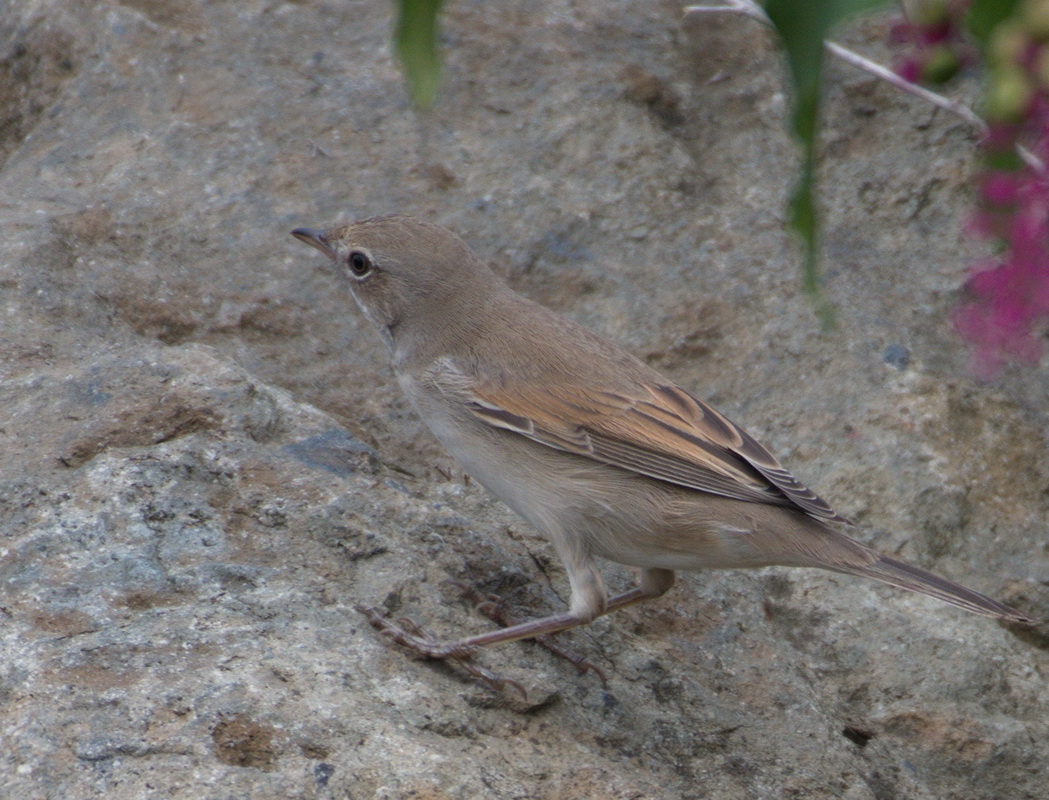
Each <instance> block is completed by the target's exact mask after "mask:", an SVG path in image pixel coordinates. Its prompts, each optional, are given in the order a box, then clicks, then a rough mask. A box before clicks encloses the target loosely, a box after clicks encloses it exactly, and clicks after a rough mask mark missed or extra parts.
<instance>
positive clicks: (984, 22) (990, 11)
mask: <svg viewBox="0 0 1049 800" xmlns="http://www.w3.org/2000/svg"><path fill="white" fill-rule="evenodd" d="M1017 2H1018V0H972V4H971V5H970V6H969V13H968V14H966V15H965V20H966V22H967V23H968V26H969V33H971V34H972V35H973V38H974V39H976V41H978V42H979V43H980V49H981V50H983V51H984V52H985V53H986V52H987V48H988V46H989V45H990V43H991V32H992V31H994V29H995V28H996V27H997V26H998V23H1000V22H1001V21H1002V20H1005V19H1008V18H1009V17H1011V16H1012V15H1013V12H1014V11H1015V10H1016V6H1017Z"/></svg>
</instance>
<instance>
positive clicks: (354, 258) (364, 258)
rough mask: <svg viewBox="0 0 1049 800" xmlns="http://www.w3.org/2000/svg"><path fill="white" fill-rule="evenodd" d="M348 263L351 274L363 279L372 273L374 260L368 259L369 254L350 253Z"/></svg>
mask: <svg viewBox="0 0 1049 800" xmlns="http://www.w3.org/2000/svg"><path fill="white" fill-rule="evenodd" d="M346 263H348V264H349V265H350V272H352V273H353V276H354V277H355V278H363V277H364V276H365V275H367V274H368V273H369V272H371V271H372V260H371V259H370V258H368V254H367V253H362V252H361V251H360V250H354V251H353V252H352V253H350V257H349V258H348V259H347V260H346Z"/></svg>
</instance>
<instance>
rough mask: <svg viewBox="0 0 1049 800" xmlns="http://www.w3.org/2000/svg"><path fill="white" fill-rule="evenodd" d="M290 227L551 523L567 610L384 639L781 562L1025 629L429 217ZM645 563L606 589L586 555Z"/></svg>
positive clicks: (494, 477)
mask: <svg viewBox="0 0 1049 800" xmlns="http://www.w3.org/2000/svg"><path fill="white" fill-rule="evenodd" d="M294 234H295V236H297V237H298V238H299V239H301V240H303V241H305V242H307V243H308V244H311V245H313V246H315V247H317V248H318V249H320V250H321V251H322V252H324V253H325V254H326V255H328V256H329V257H330V258H331V259H332V260H333V261H335V263H336V264H337V265H338V266H339V267H340V269H341V271H342V272H343V274H344V275H345V276H346V277H347V279H348V284H349V287H350V290H351V292H352V294H353V296H354V298H355V300H356V301H357V303H358V305H359V306H360V307H361V309H362V310H363V311H364V313H365V315H366V316H367V317H368V318H369V320H371V322H372V323H373V324H374V325H375V326H376V328H377V329H378V330H379V333H380V335H382V337H383V340H384V341H385V342H386V344H387V346H388V347H389V349H390V352H391V355H392V359H393V366H394V370H395V372H396V374H397V378H398V380H399V382H400V384H401V387H402V388H403V389H404V391H405V393H406V394H407V395H408V397H409V398H410V399H411V401H412V403H413V404H414V406H415V407H416V409H417V410H418V412H419V414H420V416H421V417H422V418H423V420H424V421H425V422H426V423H427V425H428V426H429V427H430V429H431V430H432V431H433V432H434V434H435V435H436V436H437V438H438V439H439V440H440V441H441V442H442V443H443V444H444V445H445V447H446V448H447V449H448V450H449V451H450V452H451V453H452V455H454V456H455V457H456V458H457V459H458V460H459V461H460V462H462V464H463V466H464V467H465V468H466V470H467V471H468V472H469V473H470V474H471V475H472V476H473V477H474V478H475V479H476V480H477V481H479V482H480V483H481V484H482V485H484V486H485V487H487V488H488V489H489V490H490V491H491V492H492V493H493V494H495V495H496V496H497V497H499V498H500V499H501V500H503V501H504V502H505V503H507V505H509V506H510V507H511V508H513V509H514V510H515V511H517V512H518V513H519V514H521V515H522V516H524V517H525V518H526V519H527V520H528V521H529V522H531V523H532V524H533V525H534V526H535V527H536V528H538V529H539V530H540V531H541V532H542V533H543V534H545V535H546V536H547V537H548V538H549V539H550V541H551V542H552V543H553V545H554V547H555V548H556V549H557V552H558V554H559V555H560V557H561V558H562V560H563V561H564V564H565V568H566V570H567V573H568V578H569V582H570V584H571V589H572V596H571V603H570V608H569V611H568V612H567V613H564V614H557V615H554V616H551V617H547V618H544V619H541V620H535V621H533V622H527V623H522V624H520V625H514V626H512V627H510V628H507V629H504V630H501V631H495V632H493V633H489V634H483V635H481V636H475V637H471V638H469V639H464V640H462V641H460V642H452V643H436V642H431V641H429V640H427V639H424V638H422V637H418V636H414V635H412V634H409V633H407V632H404V631H400V630H397V629H396V628H395V627H394V626H392V624H390V623H386V622H384V621H382V620H381V618H380V616H379V615H378V614H377V613H376V612H374V611H371V612H369V615H370V616H371V618H372V620H373V622H375V623H376V624H377V625H380V626H382V627H384V628H385V629H386V630H390V631H391V632H392V633H393V634H394V636H395V638H397V640H398V641H401V642H402V643H405V644H408V645H410V646H412V647H415V648H416V649H418V650H420V651H421V652H424V653H426V654H427V655H430V656H433V657H446V656H449V655H451V656H454V655H456V654H458V655H460V656H461V655H462V654H463V653H466V652H468V651H470V650H471V649H472V648H475V647H477V646H480V645H484V644H491V643H494V642H500V641H510V640H514V639H520V638H526V637H531V636H537V635H541V634H546V633H552V632H556V631H558V630H564V629H565V628H569V627H572V626H573V625H577V624H580V623H582V622H588V621H590V620H592V619H594V618H595V617H597V616H599V615H601V614H603V613H606V612H607V611H609V610H614V609H616V608H621V607H623V606H625V605H629V604H630V603H634V602H637V601H640V600H644V599H646V598H649V597H654V596H658V595H660V594H662V593H663V592H665V591H666V590H667V589H669V588H670V586H671V585H672V584H673V573H674V570H677V569H702V568H734V567H757V566H768V565H774V564H778V565H784V566H794V567H818V568H822V569H828V570H832V571H835V572H840V573H846V574H851V575H860V576H863V577H867V578H873V579H875V580H879V581H882V582H884V583H888V584H891V585H893V586H898V587H900V588H902V589H907V590H910V591H914V592H919V593H921V594H926V595H929V596H931V597H936V598H938V599H940V600H943V601H945V602H947V603H950V604H952V605H955V606H958V607H959V608H963V609H965V610H967V611H971V612H973V613H976V614H983V615H986V616H990V617H997V618H1001V619H1005V620H1011V621H1014V622H1021V623H1031V624H1033V623H1035V622H1036V620H1034V619H1033V618H1031V617H1029V616H1028V615H1026V614H1024V613H1022V612H1020V611H1017V610H1015V609H1013V608H1010V607H1009V606H1006V605H1004V604H1002V603H999V602H997V601H996V600H993V599H991V598H989V597H985V596H984V595H982V594H980V593H978V592H975V591H973V590H971V589H967V588H965V587H964V586H961V585H959V584H957V583H954V582H952V581H949V580H947V579H945V578H941V577H939V576H937V575H934V574H932V573H930V572H927V571H925V570H922V569H919V568H917V567H912V566H910V565H908V564H904V563H902V562H900V561H897V560H896V559H893V558H890V557H888V556H885V555H882V554H880V553H878V552H877V551H875V550H873V549H871V548H869V547H867V546H866V545H863V544H861V543H859V542H857V541H855V540H854V539H852V538H850V537H849V536H847V535H846V534H845V533H844V532H843V531H842V528H844V527H847V526H848V525H849V523H848V521H847V520H844V519H843V518H841V517H840V516H838V515H837V514H836V513H835V512H834V511H833V510H832V509H831V507H830V505H829V504H828V503H827V502H826V501H824V500H823V499H822V498H820V497H819V496H818V495H816V494H815V493H814V492H812V491H811V490H810V489H808V488H806V487H805V486H804V485H802V484H801V483H800V482H799V481H798V480H797V479H796V478H795V477H794V476H793V475H791V474H790V473H789V472H788V471H787V470H785V469H784V468H783V466H782V465H781V464H780V463H779V461H777V460H776V458H775V457H774V456H773V455H772V454H771V453H769V451H768V450H766V449H765V448H764V447H763V446H762V445H761V444H759V443H758V442H757V441H756V440H755V439H754V438H753V437H752V436H750V435H749V434H748V433H747V432H746V431H744V430H743V429H742V428H740V427H739V426H738V425H736V424H734V423H733V422H731V421H730V420H728V419H727V418H726V417H724V416H723V415H721V414H720V413H718V412H717V411H715V410H714V409H713V408H711V407H710V406H709V405H707V404H706V403H704V402H702V401H701V400H698V399H696V398H695V397H693V396H692V395H691V394H689V393H688V392H686V391H684V390H683V389H681V388H679V387H677V386H675V385H674V384H673V383H672V382H671V381H669V380H668V379H667V378H665V377H663V376H662V375H660V374H659V373H657V372H655V371H654V370H652V369H651V368H650V367H648V366H647V365H645V364H644V363H642V362H641V361H639V360H638V359H636V358H634V357H633V356H631V355H629V354H628V353H626V352H624V351H623V350H621V349H619V348H618V347H616V346H615V345H614V344H612V343H610V342H608V341H607V340H605V339H603V338H601V337H599V336H597V335H596V334H594V333H592V332H591V331H589V330H587V329H585V328H583V327H581V326H579V325H577V324H576V323H574V322H572V321H570V320H568V319H566V318H564V317H561V316H559V315H557V314H554V313H553V312H552V311H549V310H548V309H546V308H544V307H542V306H540V305H538V304H536V303H533V302H531V301H530V300H527V299H526V298H524V297H522V296H520V295H518V294H516V293H515V292H513V291H512V290H511V289H510V288H509V287H508V286H507V285H506V284H505V283H504V282H503V281H502V280H500V279H499V278H498V277H497V276H496V275H495V274H494V273H492V272H491V270H489V269H488V267H487V266H486V265H485V264H484V263H482V262H481V261H480V260H479V259H477V258H476V257H475V256H474V255H473V254H472V253H471V252H470V251H469V249H468V248H467V247H466V245H465V244H463V242H462V241H461V240H460V239H458V238H457V237H455V236H454V235H453V234H451V233H450V232H448V231H446V230H444V229H443V228H440V227H439V226H436V225H433V224H431V223H427V222H424V221H422V220H418V219H414V218H411V217H404V216H393V217H377V218H373V219H370V220H365V221H363V222H360V223H354V224H350V225H345V226H341V227H338V228H335V229H333V230H331V231H328V232H321V231H315V230H310V229H298V230H296V231H294ZM598 557H603V558H608V559H610V560H612V561H616V562H619V563H622V564H628V565H631V566H635V567H639V568H640V569H641V580H640V586H639V587H638V588H637V589H634V590H632V591H630V592H627V593H625V594H624V595H620V596H619V597H615V598H611V599H609V598H608V597H607V594H606V592H605V588H604V584H603V582H602V580H601V576H600V573H599V572H598V569H597V566H596V558H598Z"/></svg>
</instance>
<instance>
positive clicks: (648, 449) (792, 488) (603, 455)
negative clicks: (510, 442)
mask: <svg viewBox="0 0 1049 800" xmlns="http://www.w3.org/2000/svg"><path fill="white" fill-rule="evenodd" d="M442 364H443V365H442V366H441V367H439V368H438V369H437V370H436V371H432V372H431V376H430V377H431V379H432V380H434V383H435V384H436V385H437V386H438V388H441V389H442V390H444V391H449V392H453V393H454V394H456V395H458V397H459V398H460V399H461V400H464V401H465V402H466V405H467V407H468V408H469V410H470V412H471V413H472V414H473V415H474V416H475V417H477V419H479V420H482V421H484V422H485V423H487V424H489V425H491V426H493V427H496V428H500V429H502V430H506V431H510V432H513V433H516V434H519V435H521V436H525V437H527V438H529V439H531V440H533V441H535V442H539V443H540V444H543V445H546V446H547V447H553V448H555V449H558V450H563V451H565V452H568V453H574V454H576V455H580V456H585V457H587V458H592V459H594V460H595V461H599V462H601V463H604V464H610V465H612V466H615V467H619V468H621V469H625V470H629V471H631V472H635V473H638V474H640V475H645V476H647V477H650V478H655V479H656V480H661V481H665V482H667V483H671V484H675V485H677V486H683V487H686V488H689V489H695V490H697V491H701V492H709V493H711V494H716V495H720V496H722V497H730V498H734V499H737V500H747V501H751V502H758V503H768V504H773V505H785V506H789V505H793V506H796V507H798V508H800V509H802V510H804V511H805V512H807V513H809V514H811V515H812V516H814V517H819V518H822V519H827V520H835V521H842V522H845V521H847V520H844V519H843V518H842V517H840V516H838V515H837V514H835V512H834V511H833V509H831V507H830V506H829V505H828V504H827V503H826V502H825V501H824V500H823V499H822V498H820V497H819V496H817V495H816V494H815V493H814V492H813V491H811V490H810V489H808V488H806V487H805V486H804V485H802V484H801V483H800V482H799V481H798V480H797V479H796V478H795V477H794V476H793V475H791V474H790V473H789V472H787V470H785V469H784V468H783V467H782V466H781V465H780V463H779V461H777V460H776V458H775V457H774V456H773V455H772V454H771V453H770V452H769V451H768V450H766V449H765V448H764V447H762V446H761V445H760V444H759V443H758V442H757V441H756V440H755V439H754V438H753V437H752V436H750V434H748V433H747V432H746V431H745V430H743V429H742V428H740V427H739V426H738V425H736V424H734V423H733V422H731V421H730V420H728V419H726V418H725V417H724V416H722V415H721V414H719V413H718V412H717V411H715V410H714V409H713V408H711V407H710V406H709V405H707V404H706V403H704V402H703V401H702V400H698V399H697V398H695V397H693V396H692V395H690V394H689V393H688V392H686V391H684V390H683V389H681V388H679V387H677V386H672V385H667V384H655V383H648V384H643V385H642V386H641V388H639V389H638V390H636V391H633V392H630V393H625V392H620V391H610V390H601V389H590V388H586V387H583V386H580V385H579V384H578V383H573V382H571V381H565V380H563V379H562V380H558V381H556V382H545V383H543V382H529V383H527V384H526V383H525V382H523V381H513V380H508V379H506V378H502V379H499V380H489V381H484V380H477V379H473V378H471V377H470V376H468V375H466V374H464V373H463V372H462V371H459V370H457V369H456V368H455V366H454V365H453V364H451V363H450V362H448V361H443V362H442Z"/></svg>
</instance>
